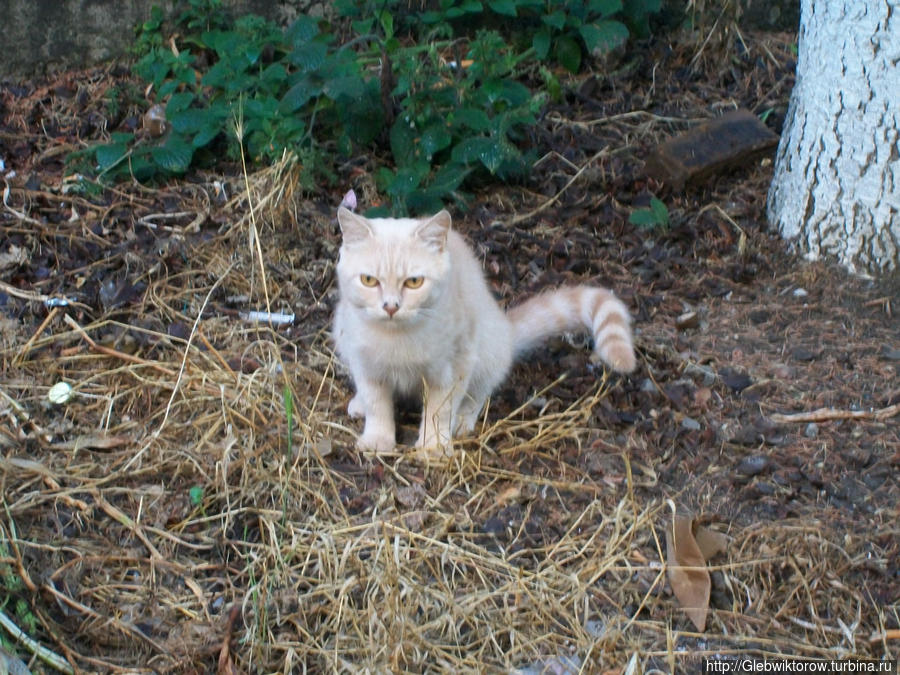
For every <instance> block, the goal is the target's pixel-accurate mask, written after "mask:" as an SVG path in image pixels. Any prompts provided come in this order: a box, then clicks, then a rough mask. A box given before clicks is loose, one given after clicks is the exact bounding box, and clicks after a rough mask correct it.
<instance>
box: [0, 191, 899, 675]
mask: <svg viewBox="0 0 900 675" xmlns="http://www.w3.org/2000/svg"><path fill="white" fill-rule="evenodd" d="M261 201H262V200H261ZM326 225H327V224H326ZM243 227H244V228H246V227H249V225H246V224H245V225H244V226H243ZM257 232H262V233H263V234H261V235H258V236H260V237H263V238H264V237H265V236H267V235H266V233H267V232H271V228H269V227H267V226H264V227H260V228H258V229H257ZM247 239H248V237H247V235H246V229H243V230H242V229H241V228H240V227H238V228H232V229H231V230H230V234H228V235H225V236H223V237H222V238H220V239H219V240H217V241H216V242H214V244H211V245H208V246H203V247H201V248H199V249H197V250H196V251H195V253H196V255H197V256H198V257H197V258H196V259H195V261H194V264H193V265H192V266H191V270H190V271H189V273H188V274H187V275H186V276H184V277H183V278H182V279H180V280H179V282H178V283H179V284H180V286H179V287H177V288H176V286H175V282H174V281H173V279H171V278H167V277H164V276H161V277H159V278H157V279H154V280H152V281H151V282H150V286H149V288H148V290H147V293H146V294H145V297H146V298H147V300H146V301H145V303H146V304H145V306H143V307H141V311H140V313H136V314H135V315H134V316H133V318H134V319H135V321H134V323H129V322H125V321H119V320H111V319H101V320H98V321H94V322H85V323H84V325H81V324H80V323H79V318H78V312H76V311H70V310H67V309H63V310H61V311H60V312H59V313H57V314H56V315H55V316H54V318H53V320H51V321H50V323H49V325H48V332H47V334H46V335H44V334H41V335H37V334H36V335H24V334H20V335H18V336H17V338H16V340H15V341H14V342H15V344H16V345H22V344H25V343H26V342H27V349H25V350H23V349H22V348H21V347H19V346H12V347H9V348H7V349H5V350H4V351H3V352H2V360H3V365H4V372H5V373H6V375H5V376H4V378H3V382H2V391H3V397H2V402H0V412H2V416H3V420H4V421H3V424H4V436H3V444H4V446H5V452H4V455H5V459H4V460H3V464H2V469H3V477H4V506H5V517H4V518H3V526H2V529H3V539H4V541H5V542H6V543H7V545H8V547H9V550H8V555H7V557H6V558H5V565H6V568H7V570H8V571H11V572H12V573H14V574H16V575H17V576H18V577H20V578H21V579H22V580H23V581H24V583H25V586H26V587H27V589H29V591H30V597H31V598H32V607H33V611H34V613H35V615H36V616H37V618H38V620H39V625H40V631H41V632H42V633H43V634H44V635H45V636H47V638H46V640H45V644H46V646H47V647H49V648H51V649H53V650H55V651H57V652H58V653H59V654H61V655H63V656H64V657H65V658H67V659H68V660H69V662H70V663H71V664H73V666H76V667H78V668H80V669H85V670H94V669H97V670H109V671H123V672H124V671H129V672H133V671H134V670H146V671H147V672H149V671H155V672H188V671H193V672H198V671H204V670H208V669H209V668H211V667H212V664H215V663H217V662H219V659H220V656H222V661H221V662H222V663H232V662H233V664H234V666H236V667H237V668H239V669H240V670H242V671H244V672H300V671H302V670H304V669H306V670H309V671H313V672H322V671H326V672H327V671H338V672H385V671H391V672H478V671H483V670H485V669H487V670H513V669H516V668H528V667H531V668H532V670H530V671H527V672H537V668H538V666H539V665H541V664H543V665H544V666H546V667H548V668H553V667H556V668H563V667H564V664H566V663H568V664H569V665H570V666H572V664H580V668H581V672H598V671H599V670H606V671H611V672H618V671H621V670H623V669H626V668H629V669H634V668H638V669H640V671H641V672H652V671H654V670H664V671H666V670H673V669H674V670H680V669H682V668H685V669H687V668H689V667H691V665H692V664H694V663H696V660H697V659H698V658H699V656H700V655H708V656H713V655H728V654H738V653H739V654H750V655H756V656H760V657H762V656H774V655H784V654H787V655H791V656H808V657H817V658H843V657H847V656H865V657H879V656H882V655H885V654H887V653H890V649H891V644H889V643H888V642H887V640H886V639H884V638H881V639H880V638H879V636H885V635H887V634H888V633H887V628H886V627H887V626H888V625H889V624H890V623H891V622H896V619H897V617H896V616H891V615H889V614H890V611H895V610H896V608H894V610H888V609H887V608H885V607H883V606H881V605H879V604H878V602H876V601H874V600H873V597H872V595H871V593H870V591H869V589H867V588H866V587H865V586H857V585H855V584H851V585H848V584H845V583H844V582H843V581H842V579H845V578H846V577H847V575H848V574H856V573H858V572H859V570H860V569H866V568H874V569H880V570H881V571H882V572H887V573H889V570H888V569H887V568H888V566H889V565H895V564H896V558H893V562H892V559H891V556H893V555H895V554H896V549H897V547H896V541H897V535H898V529H897V525H896V520H895V518H893V517H891V516H890V514H882V515H880V516H878V515H877V514H876V516H875V518H874V520H873V524H874V526H875V529H874V530H873V531H868V532H854V531H853V530H852V529H850V530H848V531H846V532H844V533H843V534H841V535H840V536H838V535H837V533H836V532H834V531H833V530H828V529H825V528H821V527H819V526H818V525H817V523H815V522H810V521H808V520H805V519H804V520H802V521H795V522H791V521H788V522H783V523H777V524H757V525H743V526H742V525H734V526H732V527H731V528H728V534H729V535H730V536H731V537H732V544H731V547H730V549H729V552H728V555H727V558H726V559H724V560H722V561H718V564H715V565H714V566H713V570H714V579H715V586H714V588H715V595H714V607H715V609H714V611H713V613H712V615H711V619H710V622H709V626H708V629H707V631H706V633H705V634H702V635H700V634H696V633H693V632H692V630H691V629H690V627H689V624H688V623H687V622H686V620H685V618H684V617H683V615H682V614H681V612H680V611H679V609H678V608H677V607H676V605H675V602H674V601H673V599H672V597H671V594H670V592H669V591H668V589H667V584H666V580H665V574H664V567H663V563H662V562H661V561H663V560H664V559H665V556H664V547H665V534H664V531H665V523H666V522H667V518H668V509H667V507H666V505H665V499H664V492H659V491H658V488H659V487H660V486H658V485H657V483H656V477H655V472H654V469H653V468H652V467H651V466H647V465H642V464H640V463H638V464H635V463H634V462H633V460H632V453H633V451H634V450H635V448H637V447H638V446H641V444H642V443H645V441H643V440H642V439H639V438H635V437H634V436H631V437H624V438H622V437H616V436H615V435H614V434H612V433H611V432H610V433H606V432H604V431H602V430H601V431H599V432H598V430H597V429H595V428H592V410H594V409H595V408H596V406H598V405H599V404H600V403H601V401H602V400H603V399H604V398H605V397H607V396H608V394H609V391H610V387H614V386H616V383H615V382H611V381H608V380H607V379H606V377H605V375H603V376H601V377H600V379H599V380H598V381H597V382H596V383H595V385H594V386H593V387H591V388H590V389H589V391H587V392H585V393H584V395H583V396H582V398H580V399H579V400H577V401H576V402H575V403H574V404H571V405H568V406H559V405H553V404H552V403H548V402H547V400H546V398H545V397H544V396H543V394H544V393H545V392H538V393H536V394H535V396H534V397H533V399H532V400H531V401H528V402H526V403H525V404H523V405H522V406H521V407H520V408H519V409H517V410H514V411H512V412H511V413H509V414H507V415H505V416H504V417H503V418H502V419H495V418H494V417H493V416H492V415H490V414H488V416H487V417H486V422H485V425H484V426H483V428H482V430H481V432H480V433H479V435H478V436H477V437H476V438H474V439H471V440H468V441H466V442H465V449H466V451H465V452H463V453H461V454H460V455H459V457H458V458H457V460H456V461H454V462H453V463H452V465H451V466H449V467H446V468H439V469H434V468H432V469H428V470H427V471H425V470H423V469H421V468H419V467H416V466H415V465H413V464H411V463H410V462H408V461H407V460H406V459H405V458H404V457H403V456H402V455H399V456H395V457H389V458H372V457H360V456H358V455H356V454H355V453H354V452H353V451H352V450H351V449H350V448H351V446H352V441H353V437H354V433H355V425H353V424H351V423H350V422H349V421H348V420H347V418H346V416H345V414H344V406H345V403H346V400H347V398H348V394H349V392H348V390H347V387H348V383H347V381H346V379H345V378H344V377H336V376H335V370H336V365H335V363H334V361H333V359H332V355H331V351H330V347H329V344H328V340H327V335H326V333H325V332H324V331H321V330H318V331H316V332H314V333H312V334H309V335H302V336H289V335H287V334H286V333H284V332H283V331H282V332H278V331H276V330H274V329H272V328H269V327H266V326H260V325H253V324H248V323H245V322H241V321H239V320H237V319H236V318H234V317H228V316H221V315H219V316H213V315H211V314H210V312H209V311H208V310H209V308H210V297H216V296H217V294H216V291H217V286H220V287H221V288H227V289H229V293H236V292H238V293H240V292H245V293H246V294H247V295H248V296H250V297H255V298H257V299H258V300H260V301H261V295H262V292H261V288H262V286H263V283H262V281H263V279H264V276H265V275H264V274H263V273H262V271H261V270H259V269H258V268H257V269H256V271H254V270H253V267H254V266H255V265H256V263H257V255H256V251H255V250H254V247H253V246H250V245H248V244H247V243H246V242H247ZM242 242H243V244H242ZM262 246H263V248H266V249H271V247H270V246H269V245H268V242H262ZM275 262H276V263H277V262H278V261H277V260H276V261H275ZM226 263H227V264H226ZM266 286H267V288H268V292H269V294H270V296H271V300H270V301H271V302H272V304H278V302H283V301H284V299H285V293H284V288H283V287H282V286H281V281H279V280H273V279H271V278H269V279H267V280H266ZM219 295H221V293H219ZM204 310H207V311H206V313H204ZM141 315H153V316H159V317H165V318H167V319H169V320H171V321H181V322H183V323H184V324H185V325H189V326H191V327H192V329H191V331H190V333H189V335H188V336H187V338H186V339H185V338H184V337H182V338H176V337H173V336H171V335H170V334H168V333H164V332H161V331H159V330H152V329H148V328H143V327H141V326H140V325H139V322H138V321H137V319H138V317H139V316H141ZM201 315H203V316H204V317H205V318H203V319H202V320H201V321H197V320H196V319H197V317H198V316H201ZM14 364H15V367H13V365H14ZM241 364H244V365H243V367H242V366H241ZM248 364H251V365H248ZM62 380H64V381H66V382H70V383H72V384H73V385H74V386H75V391H76V395H75V397H74V398H73V399H72V400H71V401H70V402H69V403H67V404H65V405H63V406H56V407H55V406H51V405H50V404H49V403H47V402H46V395H47V391H48V389H49V387H50V386H51V385H52V384H54V383H55V382H57V381H62ZM286 386H287V387H290V389H291V390H292V400H293V404H294V406H295V410H294V411H293V420H294V429H293V431H292V447H290V448H288V447H287V426H286V419H287V415H286V409H285V399H284V394H283V391H284V388H285V387H286ZM552 386H553V385H552V384H551V385H550V386H549V387H548V389H549V388H551V387H552ZM536 409H537V410H536ZM598 433H599V437H600V438H601V440H602V441H603V442H604V443H605V447H607V448H609V447H611V446H612V447H615V452H613V453H612V454H610V455H609V456H608V459H609V462H608V463H607V471H606V473H605V474H603V475H599V476H596V475H590V474H589V473H587V472H583V471H582V472H579V471H573V470H572V468H571V467H570V466H568V465H566V464H565V462H563V461H561V460H560V453H561V452H562V450H563V449H566V448H568V449H570V450H573V451H574V452H575V453H577V454H584V453H589V452H591V444H592V443H595V442H596V440H597V438H598ZM623 440H624V442H622V441H623ZM642 449H646V448H645V447H644V448H642ZM535 457H537V458H539V459H540V460H541V461H542V463H543V466H545V467H549V468H548V470H546V471H541V472H534V470H533V469H534V463H533V461H531V459H533V458H535ZM524 458H531V459H529V460H528V461H525V460H524ZM192 487H194V488H196V489H198V490H199V492H198V493H197V492H195V495H194V497H195V498H194V499H193V500H192V498H191V492H190V490H191V488H192ZM654 493H656V495H655V496H654ZM198 495H199V496H198ZM675 496H676V497H677V495H675ZM510 508H512V511H510ZM532 511H535V512H538V511H539V512H540V515H541V517H540V518H536V517H532V516H534V514H533V513H532ZM511 512H516V513H518V514H519V515H518V516H517V517H510V516H509V515H508V514H509V513H511ZM504 514H507V515H506V516H504ZM492 519H493V520H492ZM485 523H493V525H492V526H491V527H487V528H486V527H485V526H484V524H485ZM714 562H715V561H714ZM232 608H234V611H235V612H236V614H237V617H238V620H237V621H236V622H235V623H234V625H233V627H232V629H231V630H232V632H231V633H230V634H229V633H228V630H227V627H228V626H229V625H230V624H229V622H228V621H227V617H228V615H229V611H230V610H231V609H232ZM891 625H893V624H891ZM223 645H229V647H228V648H227V650H226V651H225V652H223ZM629 664H630V665H629ZM572 667H573V668H574V670H573V671H572V672H576V671H577V670H578V667H579V666H572ZM223 672H227V671H223ZM629 672H638V671H637V670H630V671H629Z"/></svg>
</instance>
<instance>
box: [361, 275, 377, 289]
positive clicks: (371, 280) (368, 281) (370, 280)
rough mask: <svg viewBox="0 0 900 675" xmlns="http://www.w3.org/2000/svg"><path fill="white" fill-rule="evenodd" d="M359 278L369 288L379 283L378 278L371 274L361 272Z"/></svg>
mask: <svg viewBox="0 0 900 675" xmlns="http://www.w3.org/2000/svg"><path fill="white" fill-rule="evenodd" d="M359 280H360V281H361V282H362V285H363V286H365V287H367V288H375V286H377V285H378V279H376V278H375V277H373V276H372V275H371V274H360V275H359Z"/></svg>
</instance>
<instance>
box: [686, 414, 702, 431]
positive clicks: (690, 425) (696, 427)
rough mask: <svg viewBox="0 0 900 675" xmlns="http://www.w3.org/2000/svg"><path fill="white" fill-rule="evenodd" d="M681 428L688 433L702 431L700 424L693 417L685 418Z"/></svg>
mask: <svg viewBox="0 0 900 675" xmlns="http://www.w3.org/2000/svg"><path fill="white" fill-rule="evenodd" d="M681 426H682V427H683V428H685V429H687V430H688V431H700V422H698V421H697V420H695V419H693V418H691V417H685V418H684V419H683V420H681Z"/></svg>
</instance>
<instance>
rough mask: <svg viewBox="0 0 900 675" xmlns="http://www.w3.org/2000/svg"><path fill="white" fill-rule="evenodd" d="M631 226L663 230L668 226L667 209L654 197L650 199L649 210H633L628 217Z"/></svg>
mask: <svg viewBox="0 0 900 675" xmlns="http://www.w3.org/2000/svg"><path fill="white" fill-rule="evenodd" d="M628 222H629V223H631V224H632V225H637V226H638V227H644V228H653V227H659V228H665V227H667V226H668V225H669V209H667V208H666V205H665V204H664V203H663V202H662V201H661V200H659V199H657V198H656V197H652V198H651V199H650V208H649V209H647V208H643V209H635V210H634V211H632V212H631V215H629V216H628Z"/></svg>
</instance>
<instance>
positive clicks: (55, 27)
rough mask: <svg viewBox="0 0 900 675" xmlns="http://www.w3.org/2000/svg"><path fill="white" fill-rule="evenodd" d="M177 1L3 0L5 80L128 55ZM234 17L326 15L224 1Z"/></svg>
mask: <svg viewBox="0 0 900 675" xmlns="http://www.w3.org/2000/svg"><path fill="white" fill-rule="evenodd" d="M175 4H177V3H176V2H174V1H173V0H0V80H6V81H10V80H19V79H23V78H25V77H29V76H32V75H41V74H43V73H46V72H52V71H54V70H59V69H63V68H71V67H78V66H84V65H89V64H95V63H99V62H102V61H106V60H109V59H113V58H116V57H119V56H122V55H124V54H127V52H128V47H129V46H130V45H131V44H132V43H133V42H134V37H135V33H134V27H135V26H136V25H138V24H139V23H141V22H143V21H146V20H147V19H148V18H150V9H151V7H153V5H158V6H160V7H162V8H163V9H164V10H165V11H167V12H168V11H171V9H172V7H173V5H175ZM223 4H224V5H225V6H228V7H229V9H230V10H231V11H235V12H254V13H256V14H262V15H263V16H266V17H268V18H271V19H272V20H275V21H281V22H287V21H290V20H291V19H293V17H295V16H296V15H297V14H298V13H299V12H301V11H309V12H310V13H312V14H320V15H321V14H322V12H323V11H325V8H326V6H327V5H328V4H329V3H327V2H321V1H316V0H224V3H223Z"/></svg>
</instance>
